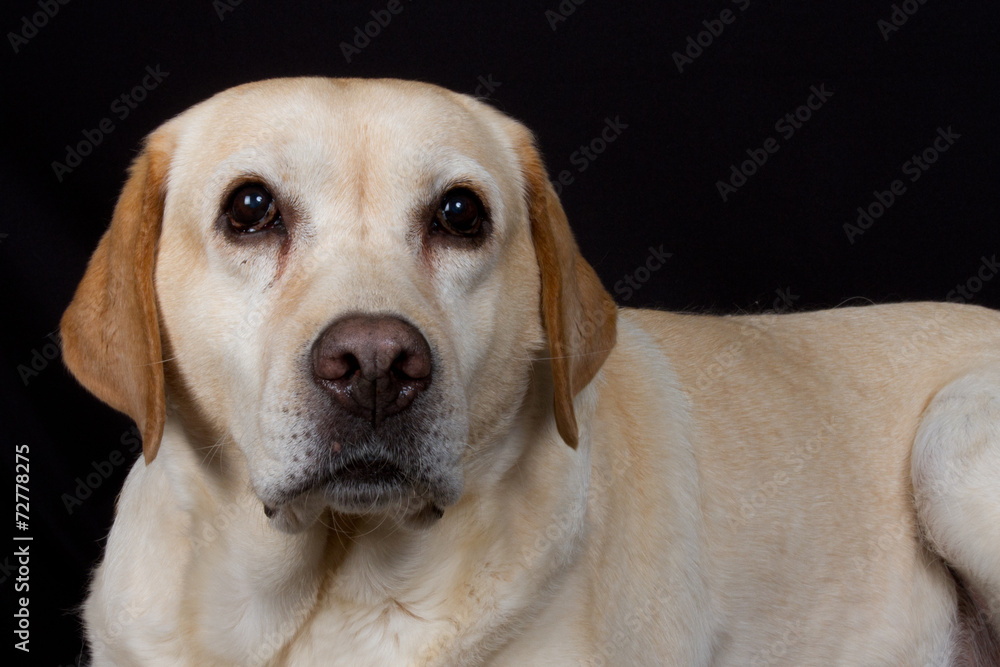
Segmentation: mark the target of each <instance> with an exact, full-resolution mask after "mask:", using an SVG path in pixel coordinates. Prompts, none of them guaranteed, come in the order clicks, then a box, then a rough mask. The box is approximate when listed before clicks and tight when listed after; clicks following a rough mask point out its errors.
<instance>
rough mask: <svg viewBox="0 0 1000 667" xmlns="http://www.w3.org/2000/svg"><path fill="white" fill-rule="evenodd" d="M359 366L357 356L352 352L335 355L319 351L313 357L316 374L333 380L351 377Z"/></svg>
mask: <svg viewBox="0 0 1000 667" xmlns="http://www.w3.org/2000/svg"><path fill="white" fill-rule="evenodd" d="M359 367H360V364H359V363H358V359H357V357H355V356H354V355H353V354H350V353H345V354H333V355H324V354H321V353H317V354H316V355H315V356H314V358H313V368H314V369H315V371H316V375H318V376H319V377H320V378H322V379H324V380H330V381H331V382H333V381H336V380H345V379H348V378H350V377H351V376H352V375H354V373H356V372H357V370H358V368H359Z"/></svg>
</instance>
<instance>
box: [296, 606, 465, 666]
mask: <svg viewBox="0 0 1000 667" xmlns="http://www.w3.org/2000/svg"><path fill="white" fill-rule="evenodd" d="M432 613H433V610H432V609H421V608H414V607H410V606H408V605H404V604H402V603H399V602H396V601H389V602H386V603H384V604H379V605H374V606H370V607H363V608H362V607H357V606H353V607H347V606H344V605H339V604H333V605H330V606H328V607H326V608H324V609H322V610H321V611H319V612H317V613H316V614H315V615H314V616H312V617H311V618H310V619H309V620H308V621H307V622H306V624H305V625H304V626H303V627H302V629H301V630H300V631H299V632H298V633H297V634H296V635H295V637H294V638H293V639H292V641H291V642H289V644H288V645H287V646H286V648H285V650H284V651H282V653H281V654H280V658H279V660H278V661H277V664H279V665H296V666H298V665H305V666H308V665H330V666H332V667H335V666H339V665H344V666H345V667H347V666H350V667H358V666H360V665H432V664H438V662H439V661H440V660H441V659H442V658H445V657H446V656H447V655H448V654H449V653H450V650H451V649H452V648H453V646H454V644H455V639H456V638H457V635H458V626H457V623H453V622H448V621H447V620H435V619H432V618H430V616H431V614H432Z"/></svg>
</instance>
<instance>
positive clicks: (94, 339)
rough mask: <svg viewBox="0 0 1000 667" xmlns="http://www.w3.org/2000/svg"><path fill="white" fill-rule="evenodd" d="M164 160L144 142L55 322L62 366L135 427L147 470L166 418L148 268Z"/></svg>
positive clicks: (160, 143)
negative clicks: (107, 223)
mask: <svg viewBox="0 0 1000 667" xmlns="http://www.w3.org/2000/svg"><path fill="white" fill-rule="evenodd" d="M168 160H169V151H168V150H166V142H165V140H163V139H160V138H157V137H155V136H154V137H150V138H149V140H148V141H147V143H146V146H145V149H144V150H143V152H142V153H141V154H140V155H139V157H137V158H136V160H135V161H134V162H133V163H132V167H131V169H130V172H129V178H128V181H127V182H126V183H125V188H124V189H123V190H122V193H121V196H120V197H119V198H118V204H117V205H116V206H115V212H114V217H113V218H112V220H111V226H110V227H109V228H108V230H107V231H106V232H105V233H104V236H103V237H102V238H101V242H100V244H99V245H98V246H97V250H95V251H94V254H93V256H92V257H91V258H90V264H88V266H87V271H86V273H85V274H84V276H83V280H81V281H80V285H79V287H77V289H76V294H75V295H74V296H73V301H72V302H71V303H70V304H69V307H68V308H67V309H66V312H65V313H64V314H63V317H62V322H61V323H60V333H61V336H62V345H63V359H64V361H65V362H66V366H67V367H68V368H69V370H70V372H72V373H73V375H74V376H76V379H77V380H79V381H80V384H82V385H83V386H84V387H86V388H87V389H88V390H90V391H91V392H92V393H93V394H94V395H95V396H97V397H98V398H99V399H101V400H102V401H104V402H105V403H107V404H108V405H110V406H111V407H113V408H115V409H116V410H120V411H121V412H124V413H125V414H127V415H128V416H129V417H131V418H132V419H133V420H134V421H135V422H136V424H137V425H138V426H139V430H140V431H141V432H142V451H143V457H144V458H145V460H146V463H147V464H149V463H150V462H152V460H153V459H154V458H155V457H156V450H157V449H158V448H159V446H160V439H161V438H162V436H163V422H164V420H165V418H166V406H165V399H164V384H163V359H162V356H161V350H160V329H159V325H158V321H157V312H156V298H155V295H154V293H153V267H154V263H155V259H156V245H157V241H158V239H159V236H160V226H161V221H162V218H163V197H164V186H165V178H166V170H167V163H168Z"/></svg>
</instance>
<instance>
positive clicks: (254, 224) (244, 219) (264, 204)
mask: <svg viewBox="0 0 1000 667" xmlns="http://www.w3.org/2000/svg"><path fill="white" fill-rule="evenodd" d="M226 216H227V217H228V218H229V226H230V227H231V228H232V229H233V230H235V231H237V232H240V233H243V234H252V233H254V232H259V231H263V230H265V229H268V228H270V227H273V226H274V224H275V223H276V222H278V221H279V215H278V207H277V205H275V203H274V197H272V196H271V193H270V192H268V191H267V189H266V188H264V186H262V185H258V184H256V183H254V184H250V185H244V186H243V187H241V188H239V189H238V190H236V192H234V193H233V196H232V199H230V201H229V206H228V207H227V209H226Z"/></svg>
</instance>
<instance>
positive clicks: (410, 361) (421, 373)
mask: <svg viewBox="0 0 1000 667" xmlns="http://www.w3.org/2000/svg"><path fill="white" fill-rule="evenodd" d="M392 372H393V374H394V375H395V376H396V377H397V378H399V379H400V380H423V379H424V378H426V377H427V376H428V375H430V374H431V361H430V356H429V355H426V354H422V353H421V352H415V353H414V352H410V351H408V350H403V351H401V352H400V353H399V354H398V355H397V356H396V358H395V359H393V361H392Z"/></svg>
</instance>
